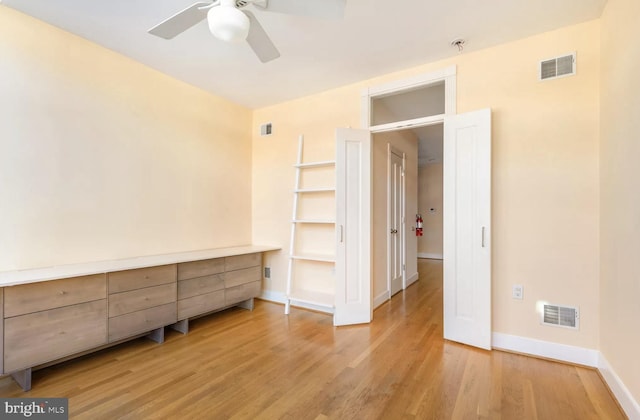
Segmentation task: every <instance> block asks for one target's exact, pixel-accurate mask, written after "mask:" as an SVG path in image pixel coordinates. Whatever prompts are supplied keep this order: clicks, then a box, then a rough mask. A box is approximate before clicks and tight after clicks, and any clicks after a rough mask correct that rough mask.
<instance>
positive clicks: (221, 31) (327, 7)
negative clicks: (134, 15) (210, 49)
mask: <svg viewBox="0 0 640 420" xmlns="http://www.w3.org/2000/svg"><path fill="white" fill-rule="evenodd" d="M345 3H346V0H214V1H213V2H198V3H194V4H192V5H191V6H189V7H187V8H186V9H184V10H181V11H180V12H178V13H176V14H175V15H173V16H171V17H170V18H168V19H166V20H164V21H162V22H160V23H159V24H157V25H156V26H154V27H153V28H151V29H149V30H148V32H149V33H150V34H152V35H156V36H159V37H161V38H164V39H172V38H174V37H175V36H176V35H178V34H181V33H182V32H184V31H186V30H187V29H189V28H191V27H192V26H194V25H196V24H197V23H199V22H201V21H203V20H204V19H207V21H208V23H209V30H210V31H211V33H212V34H213V36H215V37H216V38H218V39H221V40H223V41H228V42H240V41H242V40H246V41H247V42H248V43H249V46H250V47H251V49H253V52H254V53H255V54H256V55H257V56H258V58H259V59H260V61H262V62H263V63H266V62H268V61H271V60H274V59H276V58H278V57H280V52H279V51H278V49H277V48H276V46H275V45H274V44H273V42H271V39H270V38H269V36H268V35H267V33H266V32H265V30H264V29H263V28H262V25H260V22H258V20H257V19H256V17H255V16H254V15H253V13H251V12H250V11H248V10H246V7H247V6H248V5H250V4H252V5H253V6H254V7H256V8H257V9H258V10H265V11H269V12H278V13H287V14H292V15H300V16H311V17H320V18H330V19H331V18H341V17H342V15H343V13H344V7H345Z"/></svg>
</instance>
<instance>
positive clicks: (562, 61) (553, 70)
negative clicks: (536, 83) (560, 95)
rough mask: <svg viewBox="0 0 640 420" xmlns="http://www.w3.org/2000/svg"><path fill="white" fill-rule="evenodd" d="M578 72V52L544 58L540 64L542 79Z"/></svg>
mask: <svg viewBox="0 0 640 420" xmlns="http://www.w3.org/2000/svg"><path fill="white" fill-rule="evenodd" d="M574 74H576V53H571V54H567V55H563V56H561V57H555V58H550V59H548V60H542V61H541V62H540V65H539V77H540V80H549V79H557V78H559V77H566V76H572V75H574Z"/></svg>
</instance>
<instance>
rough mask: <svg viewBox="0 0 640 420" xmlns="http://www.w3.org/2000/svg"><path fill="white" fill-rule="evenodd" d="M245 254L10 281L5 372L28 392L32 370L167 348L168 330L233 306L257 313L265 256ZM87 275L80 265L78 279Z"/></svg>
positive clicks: (3, 325)
mask: <svg viewBox="0 0 640 420" xmlns="http://www.w3.org/2000/svg"><path fill="white" fill-rule="evenodd" d="M247 248H252V250H251V251H249V252H248V253H246V254H241V255H235V256H226V255H228V254H226V252H227V251H226V250H225V249H220V250H213V251H212V252H211V253H213V254H214V255H211V253H208V254H209V255H210V256H211V257H215V258H211V257H209V258H207V257H204V258H203V257H202V253H199V254H198V257H199V258H203V259H196V260H195V261H193V260H191V261H190V260H187V262H180V261H185V260H184V259H182V260H180V259H176V260H174V261H178V262H177V263H174V264H167V262H168V261H163V264H162V265H151V264H149V265H151V266H149V267H145V268H133V269H123V268H128V267H132V266H133V267H136V265H134V264H132V263H127V264H131V265H128V266H122V265H118V268H119V270H115V271H109V270H104V266H101V268H100V270H104V271H106V272H105V273H102V274H94V275H86V276H79V277H69V278H66V277H67V276H68V275H69V271H68V267H65V268H64V270H67V271H64V270H63V271H64V273H63V274H65V278H63V279H59V280H43V281H34V279H33V278H32V279H31V281H34V282H32V283H26V284H17V285H6V283H4V284H5V287H0V314H2V316H0V321H2V322H0V374H1V373H3V372H4V373H9V374H11V375H12V376H13V377H14V379H15V380H16V381H17V382H18V383H19V384H20V385H21V386H22V387H23V389H24V390H29V389H30V388H31V368H32V367H34V366H38V365H42V364H45V363H49V362H54V361H56V360H59V359H62V358H66V357H69V356H72V355H74V354H77V353H82V352H86V351H90V350H94V349H97V348H100V347H104V346H105V345H110V344H111V343H117V342H119V341H122V340H125V339H127V338H131V337H134V336H139V335H143V334H145V333H148V335H147V336H148V337H149V338H151V339H153V340H155V341H158V342H162V341H163V340H164V327H165V326H172V327H173V328H174V329H177V330H178V331H181V332H183V333H186V332H187V330H188V319H189V318H192V317H195V316H200V315H203V314H207V313H210V312H214V311H218V310H221V309H224V308H228V307H230V306H233V305H238V306H242V307H244V308H248V309H251V308H253V298H254V297H257V296H258V295H259V294H260V290H261V280H262V251H260V250H255V247H247ZM245 249H246V248H245ZM274 249H275V248H274ZM233 252H234V253H235V252H237V249H234V251H233ZM154 258H155V257H154ZM180 258H184V254H181V256H180ZM119 264H122V263H121V262H120V263H119ZM145 265H146V264H145ZM139 266H140V265H137V267H139ZM97 271H98V270H97V269H96V271H93V272H97ZM41 272H42V270H41ZM87 272H91V271H88V270H87V267H86V266H82V267H80V269H79V270H78V271H76V272H74V273H73V274H75V275H78V274H81V273H82V274H84V273H87ZM0 274H2V273H0ZM20 274H21V273H17V272H16V273H15V275H16V276H17V277H19V276H20ZM40 274H41V273H40ZM73 274H71V275H73ZM34 278H35V276H34ZM49 278H51V277H49ZM54 278H55V277H54ZM13 284H15V283H13ZM178 320H180V322H178ZM3 340H4V341H3Z"/></svg>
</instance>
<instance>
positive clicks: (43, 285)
mask: <svg viewBox="0 0 640 420" xmlns="http://www.w3.org/2000/svg"><path fill="white" fill-rule="evenodd" d="M105 278H106V275H105V274H96V275H93V276H83V277H74V278H70V279H64V280H53V281H44V282H40V283H32V284H22V285H20V286H11V287H7V288H5V303H4V316H5V318H10V317H13V316H18V315H24V314H29V313H32V312H40V311H45V310H48V309H53V308H60V307H63V306H69V305H75V304H78V303H83V302H90V301H92V300H100V299H105V298H106V297H107V284H106V280H105Z"/></svg>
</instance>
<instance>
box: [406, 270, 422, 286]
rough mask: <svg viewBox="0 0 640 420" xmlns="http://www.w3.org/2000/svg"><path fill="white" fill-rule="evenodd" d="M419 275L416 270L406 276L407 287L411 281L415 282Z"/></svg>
mask: <svg viewBox="0 0 640 420" xmlns="http://www.w3.org/2000/svg"><path fill="white" fill-rule="evenodd" d="M419 278H420V276H419V275H418V273H417V272H415V273H413V274H412V275H410V276H409V277H407V287H409V286H411V285H412V284H413V283H415V282H417V281H418V279H419ZM405 289H406V287H405Z"/></svg>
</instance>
